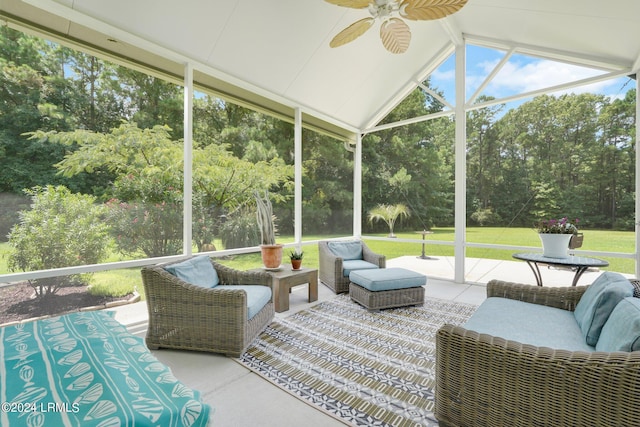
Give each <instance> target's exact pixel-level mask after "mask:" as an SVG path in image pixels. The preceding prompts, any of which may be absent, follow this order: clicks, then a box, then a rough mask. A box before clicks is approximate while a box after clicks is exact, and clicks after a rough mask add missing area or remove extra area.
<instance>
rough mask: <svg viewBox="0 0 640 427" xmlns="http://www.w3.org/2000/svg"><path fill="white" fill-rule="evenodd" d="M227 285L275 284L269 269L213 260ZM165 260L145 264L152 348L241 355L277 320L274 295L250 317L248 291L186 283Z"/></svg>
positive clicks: (143, 278) (149, 334) (149, 336)
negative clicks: (170, 270) (243, 267)
mask: <svg viewBox="0 0 640 427" xmlns="http://www.w3.org/2000/svg"><path fill="white" fill-rule="evenodd" d="M211 263H212V264H213V267H214V268H215V270H216V272H217V274H218V277H219V279H220V283H221V284H223V285H263V286H269V287H271V282H272V278H271V276H270V275H269V274H267V273H265V272H261V271H260V272H244V271H239V270H234V269H232V268H229V267H226V266H224V265H222V264H218V263H216V262H214V261H213V260H212V261H211ZM169 264H170V263H168V264H160V265H156V266H152V267H144V268H142V281H143V284H144V290H145V295H146V301H147V309H148V311H149V328H148V329H147V336H146V343H147V347H149V348H150V349H158V348H160V347H163V348H173V349H180V350H198V351H209V352H213V353H223V354H226V355H227V356H231V357H239V356H240V355H241V354H242V353H243V352H244V351H245V349H246V348H247V347H248V346H249V344H250V343H251V342H252V341H253V340H254V339H255V338H256V337H257V336H258V334H260V332H262V330H263V329H264V328H265V327H266V326H267V325H268V324H269V323H271V321H272V320H273V317H274V314H275V311H274V305H273V296H272V298H271V301H270V302H269V303H267V304H266V305H265V306H264V307H263V308H262V310H261V311H259V312H258V313H257V314H256V315H255V316H254V317H253V318H251V319H247V318H248V316H247V294H246V292H245V291H243V290H237V291H236V290H224V289H216V288H203V287H200V286H196V285H192V284H189V283H187V282H184V281H182V280H180V279H179V278H177V277H176V276H174V275H172V274H170V273H168V272H167V271H166V270H165V269H164V268H163V267H164V266H166V265H169Z"/></svg>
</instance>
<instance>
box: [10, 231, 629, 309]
mask: <svg viewBox="0 0 640 427" xmlns="http://www.w3.org/2000/svg"><path fill="white" fill-rule="evenodd" d="M431 231H433V234H428V235H427V236H426V238H425V241H426V245H425V252H426V254H427V255H428V256H453V246H450V245H442V244H436V243H429V242H433V241H442V242H453V241H454V235H455V233H454V229H453V228H452V227H449V228H433V229H432V230H431ZM581 231H582V232H583V233H584V243H583V246H582V248H580V249H581V250H591V251H602V252H620V253H629V254H631V253H633V252H634V249H635V233H634V232H632V231H610V230H581ZM396 235H397V237H398V239H422V236H421V235H420V234H419V233H416V232H398V233H396ZM375 236H379V237H385V236H386V234H385V233H380V234H376V235H375ZM331 237H334V236H331ZM326 238H329V236H327V235H305V236H303V239H304V240H305V241H314V240H322V239H326ZM277 241H278V242H279V243H290V242H293V236H280V237H279V238H278V239H277ZM467 242H468V243H483V244H494V245H514V246H530V247H533V248H539V247H541V243H540V239H539V237H538V235H537V233H536V232H535V231H534V230H533V229H530V228H500V227H469V228H467ZM215 243H216V246H217V247H222V244H221V242H219V241H218V242H215ZM367 245H369V247H370V248H371V249H372V250H373V251H374V252H378V253H382V254H385V255H386V257H387V259H392V258H398V257H401V256H406V255H416V256H418V255H420V254H421V251H422V244H421V243H410V242H399V241H393V240H391V241H389V240H368V241H367ZM9 250H10V246H9V244H8V243H0V274H6V273H9V271H8V268H7V254H8V252H9ZM289 250H290V249H288V248H287V249H285V252H284V254H283V264H288V263H289ZM303 250H304V260H303V266H312V267H317V266H318V247H317V245H315V244H314V245H307V246H303ZM514 252H515V251H514V250H509V249H499V250H498V249H486V248H467V250H466V256H467V257H470V258H483V259H495V260H513V258H512V256H511V255H512V254H513V253H514ZM599 258H603V259H606V260H607V261H608V262H609V267H607V268H606V270H610V271H617V272H620V273H627V274H633V273H634V271H635V266H634V260H633V259H622V258H606V257H599ZM122 259H123V258H122V257H119V256H118V255H116V254H113V255H112V256H111V257H110V259H109V261H116V260H122ZM220 262H222V263H224V264H226V265H229V266H232V267H234V268H237V269H240V270H246V269H250V268H258V267H261V266H262V262H261V259H260V254H259V253H253V254H246V255H235V256H230V257H224V258H222V259H220ZM92 280H93V282H92V285H91V293H92V294H95V295H109V296H121V295H126V294H127V293H129V292H131V291H133V290H134V289H136V290H137V291H138V292H139V293H141V294H142V297H143V298H144V295H143V289H142V280H141V277H140V270H139V269H138V268H133V269H120V270H110V271H103V272H98V273H95V274H94V275H93V279H92Z"/></svg>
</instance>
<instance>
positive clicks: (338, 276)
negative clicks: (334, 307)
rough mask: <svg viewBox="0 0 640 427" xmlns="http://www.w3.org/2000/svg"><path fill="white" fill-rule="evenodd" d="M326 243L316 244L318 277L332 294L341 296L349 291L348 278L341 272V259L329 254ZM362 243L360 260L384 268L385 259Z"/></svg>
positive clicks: (331, 253) (329, 250)
mask: <svg viewBox="0 0 640 427" xmlns="http://www.w3.org/2000/svg"><path fill="white" fill-rule="evenodd" d="M328 243H329V242H327V241H320V242H318V256H319V261H318V263H319V268H318V277H319V279H320V281H321V282H322V283H324V284H325V285H326V286H328V287H329V288H330V289H331V290H332V291H333V292H334V293H336V294H341V293H344V292H348V291H349V283H350V281H349V278H348V277H345V276H344V273H343V272H342V258H339V257H337V256H335V255H334V254H333V252H331V249H329V246H328ZM361 243H362V259H364V260H365V261H367V262H370V263H372V264H375V265H377V266H378V267H379V268H385V266H386V265H387V264H386V257H385V256H384V255H380V254H377V253H375V252H373V251H372V250H371V249H370V248H369V247H368V246H367V244H366V243H365V242H361Z"/></svg>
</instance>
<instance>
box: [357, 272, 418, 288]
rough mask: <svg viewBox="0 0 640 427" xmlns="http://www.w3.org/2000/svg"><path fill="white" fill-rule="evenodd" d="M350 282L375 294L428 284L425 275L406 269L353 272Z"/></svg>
mask: <svg viewBox="0 0 640 427" xmlns="http://www.w3.org/2000/svg"><path fill="white" fill-rule="evenodd" d="M349 280H351V281H352V282H353V283H355V284H357V285H360V286H362V287H363V288H367V289H369V290H370V291H373V292H376V291H390V290H393V289H407V288H417V287H418V286H423V285H426V284H427V277H426V276H425V275H424V274H420V273H416V272H415V271H411V270H406V269H404V268H381V269H378V270H358V271H352V272H351V274H349Z"/></svg>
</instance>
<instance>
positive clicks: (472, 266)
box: [113, 256, 601, 427]
mask: <svg viewBox="0 0 640 427" xmlns="http://www.w3.org/2000/svg"><path fill="white" fill-rule="evenodd" d="M387 266H388V267H402V268H407V269H410V270H414V271H418V272H420V273H423V274H425V275H426V276H427V285H426V287H425V288H426V292H425V294H426V296H427V297H432V298H440V299H448V300H453V301H458V302H464V303H471V304H480V303H482V301H484V299H485V298H486V283H487V282H488V281H489V280H491V279H501V280H507V281H514V282H519V283H529V284H535V279H534V276H533V273H532V272H531V269H530V268H529V266H528V265H527V264H526V263H524V262H520V261H497V260H487V259H474V258H467V259H466V271H467V274H466V276H465V283H464V284H459V283H454V282H453V277H454V261H453V257H440V256H436V257H433V258H431V259H420V258H418V257H415V256H404V257H400V258H395V259H390V260H388V261H387ZM541 273H542V276H543V280H544V284H545V286H570V284H571V281H572V280H573V275H574V273H573V272H572V271H567V270H558V269H552V268H548V269H547V268H541ZM600 273H601V271H598V270H589V271H587V272H585V273H584V274H583V276H582V277H581V279H580V281H579V284H581V285H582V284H589V283H591V282H592V281H593V280H594V279H595V278H596V277H597V276H598V275H600ZM334 297H335V294H333V292H332V291H331V290H330V289H329V288H327V287H326V286H324V285H322V284H319V286H318V301H316V302H313V303H309V302H308V301H307V287H306V285H302V286H298V287H295V288H293V290H292V292H291V295H290V309H289V310H288V311H286V312H283V313H276V318H278V317H286V316H288V315H290V314H292V313H294V312H296V311H299V310H304V309H305V308H308V307H310V306H312V305H314V304H318V303H319V302H322V301H326V300H329V299H331V298H334ZM113 310H114V311H115V312H116V319H118V320H119V321H120V322H121V323H124V324H125V325H127V327H128V328H129V330H130V331H131V332H132V333H134V334H136V335H138V336H141V337H144V335H145V333H146V327H147V309H146V304H145V302H144V301H143V302H139V303H135V304H130V305H126V306H120V307H116V308H114V309H113ZM152 353H153V354H154V355H155V356H156V357H157V358H158V359H159V360H160V361H161V362H162V363H164V364H165V365H167V366H169V367H170V368H171V370H172V371H173V373H174V375H175V376H176V377H177V378H178V379H180V380H181V381H182V382H183V383H185V384H186V385H187V386H189V387H192V388H194V389H196V390H198V391H200V393H201V394H202V398H203V400H204V401H205V402H206V403H208V404H210V405H211V407H212V408H213V414H212V423H211V425H215V426H233V427H243V426H261V427H262V426H266V427H268V426H278V427H288V426H291V427H293V426H296V427H297V426H300V425H304V426H307V427H315V426H318V427H320V426H322V427H328V426H338V425H343V424H342V423H341V422H340V421H338V420H336V419H334V418H332V417H330V416H329V415H326V414H324V413H323V412H321V411H318V410H316V409H314V408H312V407H311V406H309V405H307V404H306V403H304V402H302V401H300V400H299V399H297V398H296V397H293V396H292V395H290V394H288V393H286V392H284V391H282V390H281V389H280V388H278V387H276V386H274V385H272V384H271V383H269V382H268V381H266V380H264V379H263V378H261V377H260V376H258V375H256V374H254V373H253V372H251V371H249V370H248V369H246V368H245V367H243V366H241V365H240V364H239V363H237V362H236V361H235V360H234V359H231V358H228V357H225V356H222V355H216V354H209V353H198V352H187V351H173V350H153V351H152Z"/></svg>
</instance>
